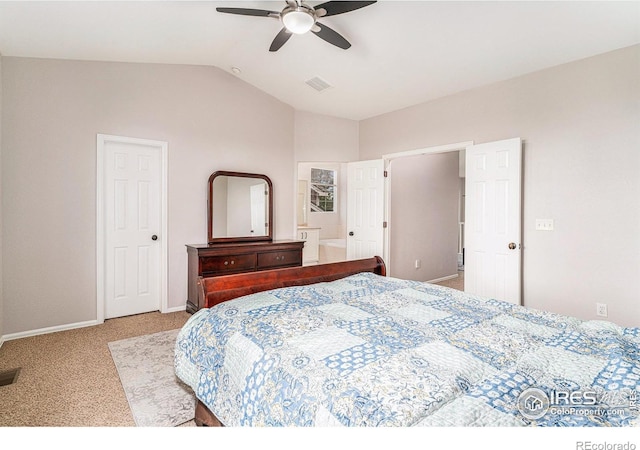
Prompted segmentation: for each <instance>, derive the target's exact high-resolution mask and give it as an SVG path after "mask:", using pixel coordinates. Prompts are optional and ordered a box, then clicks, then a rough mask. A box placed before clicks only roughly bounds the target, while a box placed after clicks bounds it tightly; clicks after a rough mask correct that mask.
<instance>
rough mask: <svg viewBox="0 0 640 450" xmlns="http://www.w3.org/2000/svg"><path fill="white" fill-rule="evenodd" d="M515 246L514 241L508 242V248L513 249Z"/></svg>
mask: <svg viewBox="0 0 640 450" xmlns="http://www.w3.org/2000/svg"><path fill="white" fill-rule="evenodd" d="M515 248H516V243H515V242H509V250H513V249H515Z"/></svg>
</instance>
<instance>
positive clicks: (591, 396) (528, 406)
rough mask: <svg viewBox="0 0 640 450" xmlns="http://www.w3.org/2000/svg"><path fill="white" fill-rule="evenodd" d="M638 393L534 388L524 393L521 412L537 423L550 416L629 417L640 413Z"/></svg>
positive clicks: (521, 398)
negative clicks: (637, 401) (636, 412)
mask: <svg viewBox="0 0 640 450" xmlns="http://www.w3.org/2000/svg"><path fill="white" fill-rule="evenodd" d="M636 399H637V391H635V390H633V391H631V390H629V389H623V390H620V391H598V390H576V391H567V390H561V391H556V390H552V391H549V392H546V391H543V390H542V389H539V388H535V387H531V388H528V389H525V390H524V391H522V392H521V393H520V395H519V396H518V400H517V408H518V411H519V412H520V414H522V416H523V417H524V418H526V419H529V420H537V419H540V418H542V417H543V416H545V415H546V414H557V415H569V416H611V415H623V416H627V415H629V414H631V413H632V412H633V411H635V410H636V409H637V407H636Z"/></svg>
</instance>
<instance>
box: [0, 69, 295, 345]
mask: <svg viewBox="0 0 640 450" xmlns="http://www.w3.org/2000/svg"><path fill="white" fill-rule="evenodd" d="M2 86H3V92H2V94H3V97H2V107H3V120H2V126H3V135H2V138H3V142H2V152H3V154H2V158H3V164H2V181H3V188H2V201H3V202H4V204H3V210H4V224H3V225H4V227H3V236H2V242H3V243H4V246H3V256H4V265H3V268H4V270H3V275H4V280H5V283H4V286H3V288H4V292H3V293H4V320H3V322H4V330H3V333H4V335H8V334H12V333H18V332H23V331H30V330H39V329H44V328H47V327H55V326H65V325H67V324H74V323H81V322H84V321H91V320H95V319H96V219H95V217H96V134H97V133H103V134H113V135H120V136H128V137H136V138H145V139H153V140H160V141H167V142H168V144H169V146H168V148H169V151H168V168H169V171H168V234H169V236H168V239H169V242H168V253H169V254H168V257H169V264H168V278H169V283H168V284H169V286H168V302H169V307H170V308H176V309H180V308H184V305H185V300H186V295H187V277H186V272H187V258H186V256H187V255H186V249H185V244H201V243H205V242H206V239H207V222H206V205H207V203H206V198H207V180H208V178H209V175H210V174H211V173H212V172H214V171H217V170H229V171H241V172H251V173H262V174H266V175H268V176H269V177H270V178H271V180H272V181H273V187H274V192H275V198H274V212H275V230H274V234H275V237H276V238H278V239H291V238H293V237H294V235H295V232H294V229H293V224H292V220H291V218H292V217H294V210H293V205H294V197H293V190H292V189H291V186H293V185H294V182H295V180H294V178H295V166H294V159H295V158H294V146H293V136H294V111H293V109H292V108H291V107H290V106H288V105H285V104H284V103H282V102H280V101H278V100H276V99H275V98H273V97H271V96H269V95H267V94H265V93H264V92H261V91H259V90H258V89H256V88H254V87H252V86H250V85H248V84H247V83H245V82H243V81H242V80H240V79H238V78H236V77H234V76H232V75H230V74H228V73H226V72H224V71H222V70H220V69H217V68H214V67H201V66H186V65H160V64H128V63H102V62H80V61H64V60H47V59H30V58H16V57H4V58H3V60H2Z"/></svg>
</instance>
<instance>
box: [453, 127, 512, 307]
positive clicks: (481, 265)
mask: <svg viewBox="0 0 640 450" xmlns="http://www.w3.org/2000/svg"><path fill="white" fill-rule="evenodd" d="M465 165H466V196H465V215H466V217H465V229H464V231H465V236H464V240H465V275H464V290H465V292H469V293H472V294H477V295H481V296H484V297H491V298H495V299H498V300H505V301H508V302H511V303H515V304H520V303H521V245H520V240H521V217H522V216H521V174H522V169H521V166H522V142H521V139H520V138H514V139H507V140H504V141H497V142H489V143H485V144H479V145H472V146H470V147H467V149H466V159H465Z"/></svg>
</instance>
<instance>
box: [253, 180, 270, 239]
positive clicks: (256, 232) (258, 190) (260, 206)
mask: <svg viewBox="0 0 640 450" xmlns="http://www.w3.org/2000/svg"><path fill="white" fill-rule="evenodd" d="M249 189H250V195H251V236H266V235H267V217H266V214H265V211H266V210H267V208H266V196H267V191H265V184H264V183H260V184H253V185H251V187H250V188H249Z"/></svg>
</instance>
